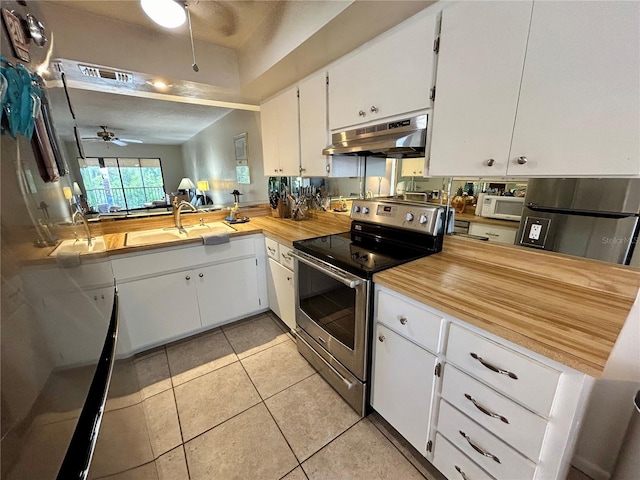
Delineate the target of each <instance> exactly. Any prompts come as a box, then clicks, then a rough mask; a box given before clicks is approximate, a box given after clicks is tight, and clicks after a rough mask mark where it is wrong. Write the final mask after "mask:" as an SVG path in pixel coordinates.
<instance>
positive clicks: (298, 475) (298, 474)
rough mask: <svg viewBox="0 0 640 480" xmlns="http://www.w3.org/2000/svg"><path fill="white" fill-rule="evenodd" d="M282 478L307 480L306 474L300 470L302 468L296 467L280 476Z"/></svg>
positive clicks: (285, 479)
mask: <svg viewBox="0 0 640 480" xmlns="http://www.w3.org/2000/svg"><path fill="white" fill-rule="evenodd" d="M282 480H307V476H306V475H305V474H304V472H303V471H302V468H300V467H296V468H294V469H293V470H292V471H291V472H289V473H288V474H287V475H285V476H284V477H282Z"/></svg>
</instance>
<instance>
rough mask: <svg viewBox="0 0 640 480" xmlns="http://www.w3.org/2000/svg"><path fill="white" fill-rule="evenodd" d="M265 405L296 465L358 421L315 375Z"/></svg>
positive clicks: (332, 390)
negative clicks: (280, 431)
mask: <svg viewBox="0 0 640 480" xmlns="http://www.w3.org/2000/svg"><path fill="white" fill-rule="evenodd" d="M265 403H266V405H267V408H268V409H269V410H270V411H271V414H272V415H273V417H274V418H275V420H276V423H277V424H278V426H279V427H280V429H281V430H282V433H283V434H284V436H285V438H286V439H287V441H288V442H289V445H291V448H292V449H293V453H295V454H296V457H298V460H299V461H303V460H306V459H307V458H309V457H310V456H311V455H313V454H314V453H315V452H317V451H318V450H320V449H321V448H322V447H324V446H325V445H326V444H327V443H329V442H330V441H331V440H333V439H334V438H336V437H337V436H338V435H340V434H341V433H342V432H344V431H345V430H346V429H348V428H349V427H350V426H352V425H353V424H354V423H356V422H357V421H358V420H360V416H359V415H358V414H357V413H356V412H355V411H354V410H353V409H352V408H351V407H350V406H349V405H348V404H347V403H346V402H345V401H344V400H343V399H342V397H340V395H338V394H337V393H336V392H335V390H334V389H333V388H331V387H330V386H329V385H328V384H327V383H326V382H325V381H324V380H323V379H322V377H320V375H318V374H317V373H316V374H315V375H312V376H311V377H309V378H307V379H305V380H303V381H302V382H300V383H297V384H295V385H294V386H292V387H290V388H287V389H286V390H284V391H282V392H280V393H278V394H277V395H274V396H273V397H271V398H269V399H267V400H266V401H265Z"/></svg>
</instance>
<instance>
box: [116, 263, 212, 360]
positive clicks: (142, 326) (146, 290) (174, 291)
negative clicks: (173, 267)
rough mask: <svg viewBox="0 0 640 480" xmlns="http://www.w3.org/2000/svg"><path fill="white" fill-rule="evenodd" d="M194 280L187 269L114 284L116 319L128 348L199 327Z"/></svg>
mask: <svg viewBox="0 0 640 480" xmlns="http://www.w3.org/2000/svg"><path fill="white" fill-rule="evenodd" d="M194 282H195V280H194V272H193V271H191V270H188V271H186V272H178V273H170V274H167V275H158V276H155V277H151V278H145V279H142V280H135V281H133V282H127V283H122V284H120V285H118V291H119V294H120V315H121V317H120V318H121V321H122V323H123V324H124V325H126V331H127V333H128V334H129V341H130V342H131V344H130V348H131V349H132V350H139V349H141V348H142V347H146V346H151V345H158V344H160V343H164V342H165V341H166V340H168V339H172V340H173V339H176V338H179V337H181V336H186V335H188V334H189V333H191V332H195V331H196V330H198V329H199V328H200V327H201V326H202V325H201V323H200V311H199V309H198V297H197V295H196V289H195V287H194Z"/></svg>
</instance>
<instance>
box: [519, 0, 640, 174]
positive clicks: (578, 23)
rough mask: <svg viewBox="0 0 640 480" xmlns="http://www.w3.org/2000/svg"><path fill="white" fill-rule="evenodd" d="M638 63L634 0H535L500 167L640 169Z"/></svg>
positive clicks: (531, 170)
mask: <svg viewBox="0 0 640 480" xmlns="http://www.w3.org/2000/svg"><path fill="white" fill-rule="evenodd" d="M639 64H640V2H622V1H616V2H611V1H602V2H596V1H581V2H545V1H540V2H535V3H534V5H533V15H532V18H531V30H530V33H529V43H528V46H527V57H526V62H525V65H524V72H523V76H522V88H521V91H520V99H519V102H518V116H517V119H516V123H515V129H514V132H513V141H512V144H511V155H510V158H509V166H508V168H507V174H509V175H525V176H529V175H530V176H534V175H542V174H544V175H556V176H575V175H637V174H640V68H639ZM521 156H524V157H526V158H527V160H528V161H527V162H526V163H524V164H522V165H521V164H519V163H518V162H517V159H518V158H519V157H521Z"/></svg>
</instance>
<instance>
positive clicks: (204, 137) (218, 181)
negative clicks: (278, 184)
mask: <svg viewBox="0 0 640 480" xmlns="http://www.w3.org/2000/svg"><path fill="white" fill-rule="evenodd" d="M245 132H246V133H247V141H248V155H249V167H250V175H251V184H249V185H240V184H238V183H237V181H236V159H235V150H234V144H233V137H235V136H236V135H239V134H241V133H245ZM182 157H183V159H184V172H185V176H187V177H189V178H191V180H193V181H194V183H195V182H197V181H198V180H208V181H209V187H210V191H209V192H208V195H209V196H210V197H211V198H212V199H213V203H214V204H216V205H228V204H231V203H233V196H232V195H231V192H232V191H233V190H234V189H236V188H237V189H238V190H239V191H240V193H242V194H243V195H242V196H241V197H240V202H241V203H263V202H264V203H266V202H267V196H268V194H267V178H265V176H264V168H263V164H262V131H261V129H260V114H259V113H258V112H249V111H245V110H234V111H232V112H231V113H229V114H228V115H226V116H224V117H223V118H222V119H220V120H218V121H217V122H216V123H214V124H212V125H210V126H209V127H207V128H205V129H204V130H203V131H201V132H200V133H198V134H197V135H196V136H194V137H193V138H192V139H191V140H189V141H188V142H185V143H184V144H183V145H182Z"/></svg>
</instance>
